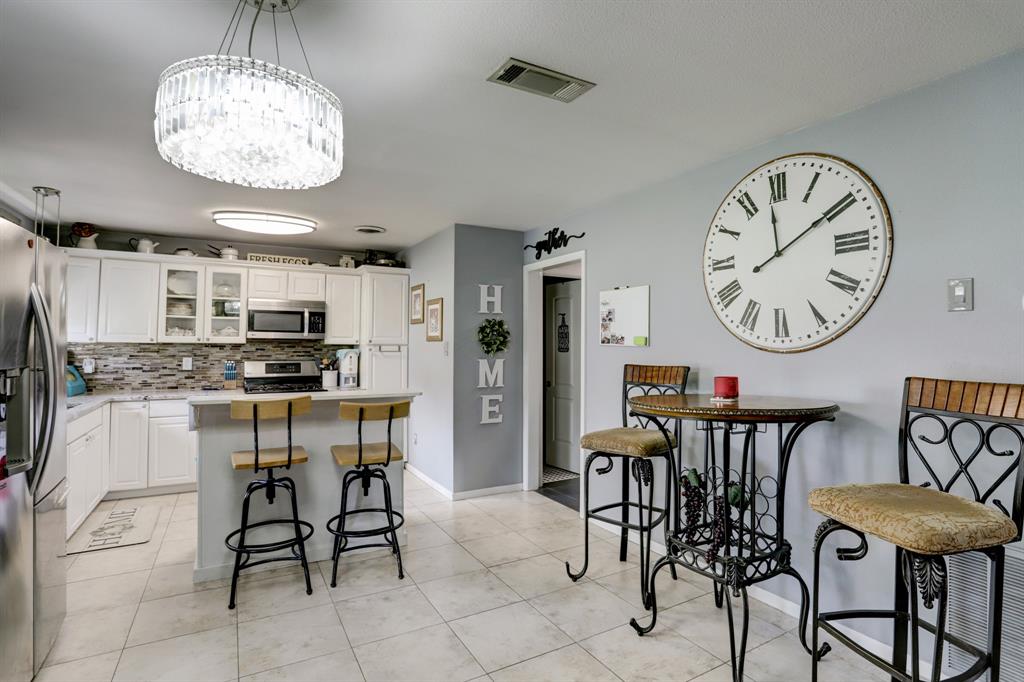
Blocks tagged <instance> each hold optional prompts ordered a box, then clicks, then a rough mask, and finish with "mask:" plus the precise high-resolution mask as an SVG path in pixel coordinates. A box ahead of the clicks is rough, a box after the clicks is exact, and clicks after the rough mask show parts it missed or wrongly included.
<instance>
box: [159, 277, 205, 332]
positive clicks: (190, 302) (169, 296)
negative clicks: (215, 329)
mask: <svg viewBox="0 0 1024 682" xmlns="http://www.w3.org/2000/svg"><path fill="white" fill-rule="evenodd" d="M205 274H206V273H205V272H204V268H203V266H202V265H178V264H177V263H174V264H170V263H164V264H162V265H161V266H160V331H159V332H158V333H157V338H158V339H159V340H160V342H161V343H199V342H200V341H201V340H202V338H203V325H202V322H203V316H202V303H203V299H204V297H203V289H204V288H205V287H204V285H205V284H206V277H205Z"/></svg>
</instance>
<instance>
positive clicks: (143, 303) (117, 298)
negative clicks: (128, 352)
mask: <svg viewBox="0 0 1024 682" xmlns="http://www.w3.org/2000/svg"><path fill="white" fill-rule="evenodd" d="M159 289H160V264H159V263H150V262H145V261H130V260H118V259H116V258H105V259H103V264H102V265H101V266H100V316H99V333H98V334H97V338H98V339H99V340H100V341H116V342H127V343H155V342H156V336H157V328H158V319H157V318H158V308H159V302H160V301H159Z"/></svg>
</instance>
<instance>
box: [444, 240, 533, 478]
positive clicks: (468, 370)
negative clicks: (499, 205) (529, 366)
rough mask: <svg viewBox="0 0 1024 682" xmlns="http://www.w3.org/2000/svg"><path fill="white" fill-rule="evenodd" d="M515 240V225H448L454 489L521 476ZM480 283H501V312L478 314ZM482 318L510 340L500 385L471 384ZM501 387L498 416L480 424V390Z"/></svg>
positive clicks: (518, 244) (519, 267) (519, 287)
mask: <svg viewBox="0 0 1024 682" xmlns="http://www.w3.org/2000/svg"><path fill="white" fill-rule="evenodd" d="M522 248H523V235H522V233H521V232H514V231H511V230H496V229H492V228H487V227H474V226H471V225H456V226H455V266H456V267H455V306H454V311H453V312H454V315H453V319H454V323H455V335H454V336H453V343H454V346H453V347H454V357H455V491H456V492H465V491H470V490H482V489H486V488H494V487H498V486H505V485H511V484H515V483H520V482H522V480H523V452H522V441H523V421H522V408H523V397H522V395H523V394H522V390H523V365H522V358H523V344H522V338H523V262H522V258H521V256H520V253H521V251H522ZM480 284H498V285H501V286H502V287H503V288H502V313H503V314H501V315H494V314H486V315H485V314H481V313H480V312H479V310H480V289H479V285H480ZM488 318H501V319H504V320H505V324H507V325H508V328H509V331H511V332H512V340H511V342H510V343H509V347H508V350H507V351H506V352H504V353H498V354H497V355H495V356H494V358H495V359H496V358H504V359H505V377H504V378H505V386H504V388H497V387H495V388H488V389H481V388H477V384H478V376H477V371H478V360H479V359H480V358H486V357H487V356H486V355H485V354H484V352H483V351H482V350H480V344H479V343H478V342H477V336H476V333H477V327H479V326H480V323H481V322H483V321H484V320H485V319H488ZM499 393H500V394H502V395H503V396H504V397H503V400H502V403H501V415H502V421H501V423H500V424H481V423H480V412H481V401H480V396H481V395H482V394H492V395H493V394H499Z"/></svg>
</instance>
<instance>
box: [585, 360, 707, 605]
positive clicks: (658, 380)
mask: <svg viewBox="0 0 1024 682" xmlns="http://www.w3.org/2000/svg"><path fill="white" fill-rule="evenodd" d="M689 373H690V368H689V367H685V366H663V365H625V366H624V367H623V370H622V426H621V427H618V428H613V429H605V430H603V431H593V432H591V433H588V434H586V435H584V436H583V438H581V439H580V447H582V448H583V449H585V450H590V451H591V452H590V454H588V455H587V460H586V464H585V465H584V469H583V508H584V516H585V518H584V522H585V525H584V530H583V567H582V568H581V569H580V570H579V571H576V572H573V570H572V568H571V566H570V565H569V562H568V561H567V562H565V571H566V573H568V574H569V577H570V578H572V580H573V582H576V581H577V580H579V579H580V578H582V577H583V576H584V575H586V573H587V567H588V565H589V564H590V519H597V520H599V521H604V522H605V523H608V524H610V525H613V526H617V527H619V528H620V529H621V531H620V535H619V561H625V560H626V549H627V546H628V544H629V531H631V530H635V531H637V532H638V533H639V535H640V596H641V598H642V599H643V603H644V606H645V608H650V569H651V533H652V532H653V530H654V529H655V528H657V526H658V525H659V524H661V523H664V524H665V546H666V547H668V537H669V535H670V534H671V532H672V528H671V527H670V525H671V521H672V519H676V520H678V516H679V515H678V510H679V477H678V474H677V466H676V460H675V447H676V445H677V443H678V442H679V424H678V422H677V423H676V426H675V431H674V433H670V432H669V431H668V430H667V429H666V428H665V427H664V426H662V425H661V424H660V423H659V422H658V421H657V420H653V419H649V418H645V417H640V416H638V415H631V414H629V412H628V410H629V408H628V401H629V399H630V398H631V397H634V396H636V395H650V394H652V393H654V394H661V395H665V394H682V393H683V391H684V390H685V389H686V378H687V376H689ZM631 416H632V417H633V418H634V420H635V422H636V425H634V426H630V423H629V418H630V417H631ZM651 423H653V424H654V425H655V426H656V427H657V430H655V429H650V428H648V426H650V424H651ZM655 458H661V459H664V460H665V506H664V507H656V506H654V464H653V462H652V460H653V459H655ZM599 459H604V460H606V463H605V464H604V465H603V466H599V467H598V468H597V470H596V471H597V475H598V476H603V475H605V474H608V473H610V472H611V471H612V469H613V468H614V466H615V463H616V462H618V463H619V464H620V476H621V478H622V497H621V498H620V499H619V500H618V501H615V502H611V503H609V504H602V505H599V506H597V507H591V506H590V468H591V466H593V464H594V463H595V462H596V461H597V460H599ZM630 475H632V478H633V480H634V481H636V489H637V499H636V502H634V501H632V499H631V496H630V490H629V479H630ZM645 488H646V489H647V501H646V503H644V489H645ZM613 509H618V510H619V512H620V513H619V518H617V519H613V518H611V517H609V516H605V515H603V514H602V512H607V511H609V510H613ZM633 509H635V510H636V512H637V513H636V522H635V523H634V522H633V521H632V515H631V513H630V512H631V510H633ZM645 513H646V515H647V518H646V520H645V519H644V514H645ZM670 570H671V572H672V577H673V578H676V570H675V565H672V566H671V567H670Z"/></svg>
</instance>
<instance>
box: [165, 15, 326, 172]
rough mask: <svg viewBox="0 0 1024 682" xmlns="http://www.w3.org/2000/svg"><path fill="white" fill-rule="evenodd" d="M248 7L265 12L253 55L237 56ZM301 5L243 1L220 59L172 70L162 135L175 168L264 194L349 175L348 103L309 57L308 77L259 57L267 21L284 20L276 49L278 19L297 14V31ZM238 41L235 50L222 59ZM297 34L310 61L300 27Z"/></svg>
mask: <svg viewBox="0 0 1024 682" xmlns="http://www.w3.org/2000/svg"><path fill="white" fill-rule="evenodd" d="M247 3H251V4H252V5H254V6H255V7H256V15H255V16H254V17H253V20H252V27H251V28H250V30H249V56H247V57H238V56H233V55H230V54H228V52H230V50H231V45H232V44H233V42H234V33H235V32H237V30H238V26H239V24H241V22H242V14H243V13H244V12H245V5H246V4H247ZM278 3H280V4H278ZM296 4H298V0H290V4H289V0H238V4H237V5H236V6H235V12H234V13H233V14H232V15H231V20H230V21H229V22H228V30H227V31H226V32H225V33H224V38H223V39H222V40H221V45H220V48H218V50H217V54H216V55H209V56H205V57H194V58H192V59H186V60H184V61H180V62H177V63H176V64H172V65H171V66H169V67H167V68H166V69H165V70H164V72H163V73H162V74H161V75H160V82H159V85H158V86H157V94H156V118H155V119H154V121H153V132H154V135H155V137H156V145H157V149H158V150H159V151H160V156H161V157H163V159H164V160H165V161H167V162H168V163H171V164H173V165H174V166H177V167H178V168H181V169H182V170H185V171H188V172H190V173H195V174H196V175H201V176H203V177H205V178H210V179H213V180H219V181H221V182H230V183H233V184H236V185H244V186H246V187H258V188H263V189H307V188H310V187H319V186H320V185H324V184H327V183H328V182H331V181H332V180H334V179H336V178H337V177H338V176H339V175H341V168H342V138H343V133H342V117H341V102H340V101H339V100H338V98H337V97H336V96H335V95H334V93H332V92H331V91H330V90H328V89H327V88H325V87H324V86H322V85H320V84H319V83H317V82H316V81H315V80H313V72H312V70H311V69H309V60H308V59H306V68H307V70H309V77H308V78H307V77H306V76H303V75H302V74H300V73H296V72H295V71H292V70H290V69H286V68H284V67H282V66H278V65H276V64H271V63H270V62H265V61H261V60H259V59H253V57H252V35H253V31H254V30H255V28H256V19H258V18H259V16H260V13H261V12H269V13H270V14H271V16H272V17H273V18H274V43H275V45H276V44H277V18H276V15H277V13H278V12H287V13H288V15H289V16H290V17H291V19H292V24H293V26H295V18H294V17H293V16H292V10H293V9H294V7H295V5H296ZM236 15H237V19H236ZM232 26H234V30H233V31H232ZM228 33H231V42H229V43H228V46H227V50H225V51H224V53H223V54H222V53H221V48H223V47H224V42H225V41H226V40H227V37H228ZM295 35H296V37H297V38H298V40H299V47H300V48H302V55H303V58H305V56H306V51H305V48H303V47H302V38H301V37H299V33H298V27H297V26H295ZM278 61H280V53H278Z"/></svg>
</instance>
